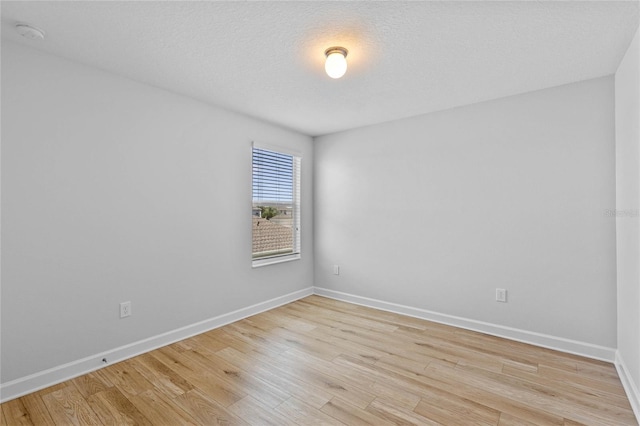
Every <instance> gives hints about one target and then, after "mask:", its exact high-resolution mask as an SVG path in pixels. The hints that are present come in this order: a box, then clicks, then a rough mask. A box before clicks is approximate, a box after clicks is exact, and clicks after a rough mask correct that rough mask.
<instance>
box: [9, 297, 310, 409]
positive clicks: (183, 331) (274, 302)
mask: <svg viewBox="0 0 640 426" xmlns="http://www.w3.org/2000/svg"><path fill="white" fill-rule="evenodd" d="M311 294H313V287H307V288H305V289H302V290H298V291H294V292H293V293H289V294H286V295H284V296H279V297H276V298H273V299H271V300H267V301H265V302H260V303H257V304H255V305H251V306H248V307H246V308H242V309H238V310H236V311H233V312H229V313H226V314H222V315H218V316H216V317H213V318H210V319H207V320H204V321H201V322H198V323H195V324H191V325H188V326H186V327H181V328H178V329H176V330H172V331H169V332H167V333H163V334H159V335H157V336H153V337H150V338H147V339H144V340H140V341H138V342H134V343H131V344H128V345H125V346H121V347H119V348H115V349H112V350H109V351H106V352H103V353H99V354H95V355H92V356H89V357H86V358H83V359H79V360H77V361H72V362H69V363H67V364H64V365H60V366H57V367H54V368H50V369H48V370H45V371H41V372H38V373H35V374H31V375H29V376H26V377H21V378H19V379H16V380H12V381H10V382H7V383H2V384H0V402H6V401H9V400H12V399H15V398H19V397H21V396H23V395H26V394H29V393H31V392H35V391H37V390H40V389H44V388H47V387H49V386H52V385H55V384H57V383H60V382H63V381H65V380H70V379H73V378H74V377H78V376H81V375H83V374H87V373H90V372H92V371H95V370H98V369H100V368H102V367H104V366H105V364H104V363H103V362H102V359H103V358H106V359H107V360H108V361H109V364H113V363H116V362H119V361H124V360H125V359H129V358H132V357H134V356H137V355H140V354H143V353H145V352H149V351H152V350H154V349H157V348H160V347H162V346H166V345H169V344H171V343H175V342H177V341H180V340H183V339H187V338H189V337H192V336H195V335H197V334H200V333H204V332H206V331H209V330H213V329H215V328H218V327H222V326H223V325H226V324H229V323H232V322H234V321H239V320H241V319H244V318H247V317H250V316H252V315H256V314H259V313H260V312H264V311H268V310H269V309H273V308H276V307H278V306H281V305H285V304H287V303H291V302H294V301H296V300H298V299H302V298H303V297H307V296H309V295H311Z"/></svg>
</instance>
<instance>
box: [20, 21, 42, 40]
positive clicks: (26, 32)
mask: <svg viewBox="0 0 640 426" xmlns="http://www.w3.org/2000/svg"><path fill="white" fill-rule="evenodd" d="M16 31H18V34H20V35H21V36H22V37H25V38H28V39H29V40H44V31H42V30H40V29H38V28H36V27H32V26H31V25H28V24H16Z"/></svg>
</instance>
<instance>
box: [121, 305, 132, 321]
mask: <svg viewBox="0 0 640 426" xmlns="http://www.w3.org/2000/svg"><path fill="white" fill-rule="evenodd" d="M129 316H131V302H122V303H121V304H120V318H126V317H129Z"/></svg>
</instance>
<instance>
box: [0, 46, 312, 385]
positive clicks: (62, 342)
mask: <svg viewBox="0 0 640 426" xmlns="http://www.w3.org/2000/svg"><path fill="white" fill-rule="evenodd" d="M252 140H257V141H261V142H264V143H269V144H275V145H281V146H284V147H291V148H295V149H298V150H300V151H302V153H303V167H304V169H303V175H302V185H303V188H302V189H303V199H302V209H303V218H302V226H303V229H302V238H303V255H302V256H303V258H302V260H300V261H294V262H289V263H286V264H279V265H273V266H268V267H263V268H256V269H252V267H251V219H250V213H249V210H250V206H251V177H250V176H251V141H252ZM311 180H312V144H311V138H310V137H307V136H303V135H300V134H297V133H294V132H291V131H287V130H284V129H281V128H278V127H275V126H272V125H269V124H265V123H263V122H260V121H257V120H253V119H250V118H247V117H244V116H241V115H237V114H233V113H230V112H226V111H224V110H220V109H216V108H213V107H210V106H207V105H205V104H202V103H199V102H197V101H194V100H192V99H189V98H186V97H182V96H178V95H176V94H173V93H170V92H166V91H163V90H159V89H157V88H153V87H150V86H146V85H143V84H140V83H136V82H133V81H130V80H127V79H124V78H120V77H118V76H115V75H112V74H108V73H104V72H101V71H99V70H96V69H93V68H89V67H85V66H82V65H79V64H76V63H73V62H68V61H65V60H63V59H59V58H56V57H53V56H49V55H47V54H44V53H41V52H39V51H36V50H31V49H29V48H24V47H21V46H18V45H16V44H12V43H4V42H3V44H2V231H3V232H2V266H3V267H2V318H1V320H2V353H1V360H2V365H1V367H2V368H1V370H2V382H3V383H5V382H7V381H11V380H14V379H18V378H22V377H24V376H26V375H29V374H32V373H36V372H39V371H41V370H44V369H47V368H51V367H56V366H60V365H61V364H64V363H67V362H72V361H75V360H78V359H80V358H82V357H86V356H91V355H93V354H97V353H101V352H103V351H106V350H110V349H113V348H116V347H120V346H122V345H126V344H129V343H131V342H136V341H139V340H141V339H145V338H147V337H150V336H154V335H157V334H159V333H163V332H166V331H169V330H173V329H176V328H178V327H182V326H187V325H190V324H193V323H196V322H198V321H202V320H206V319H208V318H211V317H214V316H216V315H220V314H223V313H227V312H230V311H232V310H235V309H238V308H242V307H246V306H248V305H251V304H254V303H258V302H262V301H265V300H268V299H270V298H274V297H277V296H281V295H284V294H287V293H290V292H294V291H296V290H300V289H302V288H305V287H309V286H312V285H313V247H312V243H311V239H312V227H311V225H310V224H311V223H312V211H313V207H312V203H311V202H312V198H311V188H312V181H311ZM305 223H306V224H309V226H307V227H305V226H304V225H305ZM125 300H130V301H132V305H133V306H132V308H133V309H132V311H133V315H132V316H131V317H130V318H127V319H123V320H121V319H119V317H118V305H119V302H121V301H125Z"/></svg>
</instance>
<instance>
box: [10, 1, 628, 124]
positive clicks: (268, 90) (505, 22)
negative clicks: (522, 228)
mask: <svg viewBox="0 0 640 426" xmlns="http://www.w3.org/2000/svg"><path fill="white" fill-rule="evenodd" d="M638 5H639V3H638V1H637V0H636V1H622V2H612V1H587V2H559V1H546V2H529V1H502V2H486V1H474V2H451V1H446V2H399V1H396V2H314V1H305V2H244V1H243V2H210V1H197V2H166V1H165V2H156V1H136V2H131V1H130V2H113V1H106V2H101V1H84V2H74V1H71V2H31V1H29V2H19V1H18V2H13V1H2V2H1V12H2V39H3V40H5V39H9V40H13V41H16V42H18V43H24V44H28V45H31V46H33V47H35V48H37V49H41V50H44V51H47V52H51V53H53V54H56V55H59V56H62V57H65V58H69V59H73V60H77V61H79V62H82V63H85V64H89V65H93V66H95V67H98V68H101V69H104V70H108V71H112V72H114V73H117V74H120V75H124V76H127V77H129V78H131V79H134V80H138V81H141V82H144V83H148V84H151V85H154V86H157V87H162V88H165V89H168V90H171V91H174V92H178V93H182V94H185V95H188V96H191V97H193V98H197V99H200V100H202V101H204V102H207V103H210V104H214V105H219V106H222V107H225V108H228V109H231V110H234V111H238V112H241V113H244V114H248V115H250V116H254V117H257V118H260V119H263V120H266V121H269V122H273V123H277V124H279V125H282V126H285V127H288V128H291V129H295V130H298V131H300V132H303V133H305V134H308V135H313V136H316V135H321V134H326V133H332V132H336V131H341V130H346V129H350V128H355V127H360V126H365V125H369V124H374V123H379V122H384V121H389V120H393V119H398V118H403V117H409V116H413V115H417V114H422V113H427V112H432V111H437V110H442V109H446V108H452V107H456V106H460V105H466V104H470V103H475V102H479V101H484V100H489V99H495V98H499V97H503V96H508V95H513V94H517V93H523V92H528V91H531V90H537V89H542V88H546V87H552V86H557V85H561V84H565V83H570V82H574V81H580V80H585V79H590V78H595V77H600V76H604V75H609V74H612V73H614V72H615V71H616V68H617V66H618V64H619V63H620V60H621V59H622V56H623V55H624V52H625V51H626V49H627V47H628V45H629V42H630V41H631V38H632V37H633V34H634V33H635V30H636V28H637V26H638V10H639V8H638ZM16 22H26V23H29V24H31V25H34V26H36V27H39V28H41V29H43V30H44V31H45V32H46V34H47V36H46V39H45V40H44V41H40V42H35V41H30V40H27V39H25V38H23V37H21V36H19V35H18V34H17V33H16V32H15V30H14V25H15V23H16ZM334 45H341V46H344V47H346V48H347V49H349V55H348V58H347V59H348V62H349V69H348V71H347V74H346V75H345V77H343V78H342V79H340V80H332V79H330V78H329V77H327V76H326V75H325V74H324V68H323V64H324V50H325V49H326V48H327V47H330V46H334Z"/></svg>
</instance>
